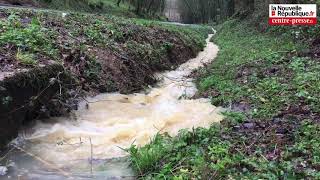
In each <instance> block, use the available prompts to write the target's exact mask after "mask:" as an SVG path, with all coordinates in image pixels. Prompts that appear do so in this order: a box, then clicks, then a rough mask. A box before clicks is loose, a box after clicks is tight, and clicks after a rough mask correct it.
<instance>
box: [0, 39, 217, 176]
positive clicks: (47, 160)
mask: <svg viewBox="0 0 320 180" xmlns="http://www.w3.org/2000/svg"><path fill="white" fill-rule="evenodd" d="M211 37H212V35H209V37H208V39H207V46H206V48H205V49H204V51H203V52H201V53H199V55H198V56H197V57H196V58H194V59H191V60H189V61H188V62H186V63H185V64H182V65H181V66H180V67H179V68H178V69H176V70H174V71H168V72H163V73H159V74H157V76H158V78H159V79H160V82H159V83H158V84H157V86H155V87H153V88H150V89H149V90H147V92H142V93H136V94H130V95H122V94H119V93H107V94H101V95H98V96H96V97H93V98H88V99H87V100H88V101H89V102H90V103H89V106H86V105H85V104H86V102H83V103H81V105H80V109H79V110H78V111H76V112H74V116H71V117H59V118H53V119H50V120H47V122H48V123H43V122H37V123H36V124H35V125H34V126H32V127H30V128H28V129H26V130H25V131H22V132H21V133H20V136H19V137H18V138H17V139H16V140H14V141H13V142H12V144H13V145H14V146H16V148H15V149H14V150H13V151H11V152H10V153H9V154H8V156H7V159H6V160H7V165H9V171H8V174H7V175H5V176H2V177H1V176H0V179H20V180H23V179H37V180H38V179H39V180H49V179H50V180H51V179H66V178H70V179H134V174H133V172H132V170H131V169H130V167H129V163H128V162H127V159H126V156H127V155H128V154H127V153H126V152H125V151H124V150H123V148H128V147H130V145H132V144H136V145H140V146H141V145H145V144H146V143H148V142H149V141H150V139H152V137H153V136H154V135H156V134H157V133H158V132H160V133H163V132H168V133H169V134H170V135H172V136H174V135H177V133H178V131H179V130H181V129H185V128H189V129H190V128H192V127H209V126H210V125H211V124H212V123H214V122H219V121H221V120H222V116H221V115H220V112H221V109H220V108H217V107H215V106H212V105H211V104H210V101H209V100H208V99H196V100H194V99H189V98H188V97H191V96H193V95H194V94H195V93H196V91H197V89H196V87H195V85H194V84H193V82H192V79H190V78H188V77H187V76H188V75H189V74H190V73H191V72H192V70H194V69H196V68H199V67H201V66H202V65H203V64H204V63H208V62H210V61H211V60H213V59H214V58H215V57H216V56H217V52H218V47H217V46H216V45H214V44H213V43H211V42H209V39H210V38H211Z"/></svg>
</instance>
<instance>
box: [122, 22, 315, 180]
mask: <svg viewBox="0 0 320 180" xmlns="http://www.w3.org/2000/svg"><path fill="white" fill-rule="evenodd" d="M218 30H219V32H218V34H217V35H216V36H215V37H214V39H213V41H214V42H215V43H217V44H218V45H219V47H220V52H219V56H218V57H217V58H216V59H215V61H214V62H213V64H211V65H210V66H208V67H207V68H204V69H201V70H199V72H198V74H199V78H198V80H197V84H198V88H199V89H200V95H204V96H206V97H209V98H211V99H212V103H213V104H214V105H218V106H224V107H227V108H229V111H227V112H224V113H223V114H224V115H225V120H224V121H222V122H221V124H215V125H212V127H211V128H209V129H204V128H198V129H194V130H192V131H190V132H188V131H185V130H182V131H181V132H180V134H179V135H178V136H177V137H169V136H167V135H158V136H156V137H155V139H154V140H153V141H152V142H151V143H150V144H148V145H146V146H144V147H135V146H133V147H131V148H130V149H129V150H128V151H129V152H130V153H131V161H132V165H133V167H134V168H135V170H136V172H137V175H139V177H140V178H142V179H319V178H320V173H319V167H320V166H319V163H320V160H319V157H320V154H319V153H320V150H319V145H320V139H319V130H320V129H319V128H320V125H319V117H320V116H319V108H320V106H319V105H320V101H319V99H318V95H319V94H320V89H319V87H320V84H319V83H320V71H319V70H320V69H319V68H320V63H319V60H318V59H316V58H311V57H308V56H307V55H306V54H304V53H303V52H301V51H303V50H304V49H306V48H307V47H308V44H303V43H301V42H300V41H298V40H297V39H296V38H295V37H293V36H292V33H291V32H287V33H282V34H280V35H279V34H278V35H277V36H274V35H272V34H274V31H276V29H273V30H272V32H273V33H270V32H269V33H261V32H258V31H256V30H253V29H252V28H249V26H248V25H247V24H245V23H244V22H238V21H228V22H226V23H224V25H223V26H221V27H220V28H219V29H218ZM310 31H313V30H312V29H311V30H310Z"/></svg>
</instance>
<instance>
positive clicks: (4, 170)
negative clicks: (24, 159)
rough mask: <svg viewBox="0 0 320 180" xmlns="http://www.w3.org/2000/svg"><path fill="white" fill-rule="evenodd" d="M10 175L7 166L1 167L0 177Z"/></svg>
mask: <svg viewBox="0 0 320 180" xmlns="http://www.w3.org/2000/svg"><path fill="white" fill-rule="evenodd" d="M7 173H8V168H7V167H5V166H0V176H4V175H6V174H7Z"/></svg>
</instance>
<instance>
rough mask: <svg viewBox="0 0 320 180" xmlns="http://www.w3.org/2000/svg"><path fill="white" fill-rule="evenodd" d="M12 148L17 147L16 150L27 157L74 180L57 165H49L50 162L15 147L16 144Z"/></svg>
mask: <svg viewBox="0 0 320 180" xmlns="http://www.w3.org/2000/svg"><path fill="white" fill-rule="evenodd" d="M12 146H13V147H15V148H16V149H18V150H20V151H22V152H24V153H26V154H27V155H29V156H31V157H33V158H34V159H36V160H38V161H40V162H41V163H43V164H45V165H47V166H48V167H49V168H51V169H53V170H56V171H58V172H60V173H61V174H62V175H63V176H65V177H68V178H69V179H73V178H72V177H71V176H70V174H69V173H67V172H65V171H64V170H62V169H60V168H58V167H56V166H55V165H53V164H51V163H49V162H48V161H46V160H43V159H42V158H40V157H38V156H36V155H34V154H32V153H30V152H28V151H26V150H24V149H22V148H21V147H18V146H16V145H14V144H12Z"/></svg>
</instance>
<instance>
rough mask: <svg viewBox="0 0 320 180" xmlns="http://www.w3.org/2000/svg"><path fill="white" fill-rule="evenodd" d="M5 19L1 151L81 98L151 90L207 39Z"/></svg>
mask: <svg viewBox="0 0 320 180" xmlns="http://www.w3.org/2000/svg"><path fill="white" fill-rule="evenodd" d="M0 19H1V21H0V26H1V27H2V28H1V30H0V40H1V41H0V60H1V61H0V70H1V71H2V73H1V76H2V80H1V86H0V87H1V92H0V93H1V99H0V100H1V106H0V108H1V109H0V117H1V118H0V120H1V121H0V126H1V128H3V130H4V131H1V132H6V133H4V134H2V137H1V140H0V141H1V144H2V145H3V144H5V142H7V140H10V139H11V138H12V137H15V136H16V134H17V130H18V129H19V127H21V125H23V124H25V123H27V122H29V121H31V120H33V119H42V118H43V117H50V116H57V115H61V114H65V113H68V112H69V111H70V110H72V109H76V108H77V107H76V105H75V104H76V102H75V101H76V100H77V99H79V98H80V97H81V96H82V95H84V94H85V95H95V94H97V93H101V92H112V91H119V92H121V93H130V92H134V91H139V90H141V89H143V88H144V87H147V86H148V85H151V84H154V83H155V82H156V81H157V78H156V77H154V73H155V72H157V71H163V70H168V69H172V68H174V67H177V66H178V65H179V64H181V63H183V62H185V61H187V60H188V59H190V58H192V57H194V56H195V55H196V54H197V52H199V51H200V50H201V49H202V48H203V44H204V40H205V37H206V35H207V33H208V29H207V28H205V27H200V26H198V27H182V26H181V27H179V26H172V25H163V24H161V23H158V22H149V21H146V20H129V19H123V18H117V17H110V16H107V15H105V16H103V15H101V16H95V15H90V14H62V13H59V12H37V11H34V10H27V9H24V10H15V9H11V10H5V9H1V10H0ZM6 76H9V77H6ZM65 76H66V77H68V78H66V79H67V80H65V79H64V78H62V77H65ZM11 110H12V111H14V113H8V111H9V112H10V111H11ZM9 126H10V128H8V127H9Z"/></svg>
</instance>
